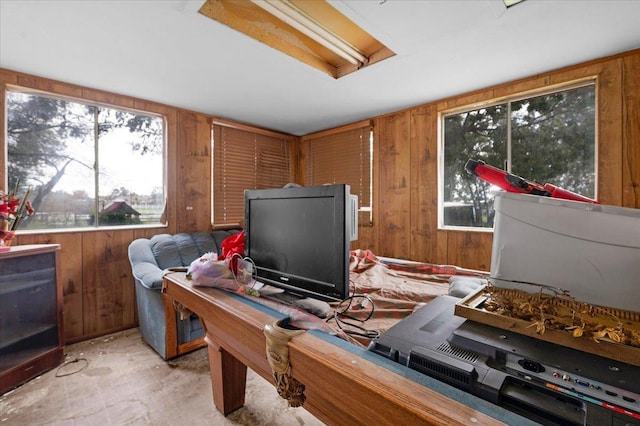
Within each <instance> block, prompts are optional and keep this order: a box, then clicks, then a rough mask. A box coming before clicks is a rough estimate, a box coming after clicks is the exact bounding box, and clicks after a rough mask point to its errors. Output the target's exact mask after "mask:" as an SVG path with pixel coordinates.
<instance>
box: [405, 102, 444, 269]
mask: <svg viewBox="0 0 640 426" xmlns="http://www.w3.org/2000/svg"><path fill="white" fill-rule="evenodd" d="M437 181H438V112H437V108H436V105H435V104H430V105H426V106H422V107H418V108H414V109H412V110H411V218H410V220H411V249H410V258H411V259H412V260H417V261H421V262H429V263H447V233H446V232H440V231H438V188H437V186H434V185H433V182H437Z"/></svg>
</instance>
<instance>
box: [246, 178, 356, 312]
mask: <svg viewBox="0 0 640 426" xmlns="http://www.w3.org/2000/svg"><path fill="white" fill-rule="evenodd" d="M352 210H353V209H352V203H351V198H350V194H349V186H348V185H324V186H311V187H294V188H282V189H263V190H247V191H245V232H246V235H245V255H246V256H248V257H249V258H251V260H252V261H253V262H254V264H255V266H256V272H255V273H256V279H257V280H258V281H261V282H264V283H265V284H271V285H274V286H277V287H280V288H283V289H285V290H287V291H289V292H291V293H293V294H296V295H299V296H301V297H311V298H315V299H319V300H324V301H335V300H343V299H345V298H346V297H347V296H348V293H349V242H350V234H351V233H350V228H351V226H352V224H353V218H352V217H353V215H357V212H352Z"/></svg>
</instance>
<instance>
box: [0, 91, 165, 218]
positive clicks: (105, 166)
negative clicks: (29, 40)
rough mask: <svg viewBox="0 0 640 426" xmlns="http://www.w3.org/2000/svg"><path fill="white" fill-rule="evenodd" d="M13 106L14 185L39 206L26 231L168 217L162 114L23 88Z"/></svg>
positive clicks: (10, 166)
mask: <svg viewBox="0 0 640 426" xmlns="http://www.w3.org/2000/svg"><path fill="white" fill-rule="evenodd" d="M6 106H7V172H8V173H7V174H8V188H15V187H16V184H18V185H19V187H20V188H21V189H23V190H24V189H26V188H29V187H30V188H32V192H31V196H30V200H31V203H32V205H33V207H34V209H35V211H36V213H35V214H34V215H33V216H30V217H28V218H26V219H25V220H23V221H22V223H21V226H20V229H21V230H23V229H31V230H35V229H64V228H88V227H102V226H124V225H157V224H160V223H162V219H161V217H162V213H163V211H164V204H165V188H164V141H165V138H164V120H163V118H162V117H159V116H155V115H151V114H143V113H139V112H132V111H126V110H123V109H115V108H109V107H105V106H102V105H95V104H90V103H84V102H81V101H76V100H71V99H64V98H59V97H55V96H49V95H47V94H42V93H29V92H21V91H17V90H8V91H7V92H6ZM22 192H23V191H22Z"/></svg>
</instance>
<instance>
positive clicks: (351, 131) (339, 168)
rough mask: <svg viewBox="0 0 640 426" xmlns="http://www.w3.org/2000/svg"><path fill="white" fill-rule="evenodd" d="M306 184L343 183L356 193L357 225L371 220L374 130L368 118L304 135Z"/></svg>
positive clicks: (368, 224) (367, 223)
mask: <svg viewBox="0 0 640 426" xmlns="http://www.w3.org/2000/svg"><path fill="white" fill-rule="evenodd" d="M303 143H305V144H307V146H306V148H307V152H308V156H307V164H306V171H307V173H306V182H307V184H308V185H324V184H337V183H346V184H348V185H349V186H350V187H351V193H352V194H354V195H357V196H358V204H359V208H358V211H359V217H358V224H359V225H360V226H363V225H366V226H370V225H371V223H372V209H371V203H372V192H373V188H372V182H373V179H372V175H373V132H372V130H371V124H370V122H369V121H364V122H359V123H355V124H353V125H351V126H347V127H345V128H341V129H338V130H337V131H334V130H331V131H327V132H320V133H317V134H315V135H310V136H306V137H304V138H303Z"/></svg>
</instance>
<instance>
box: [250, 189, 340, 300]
mask: <svg viewBox="0 0 640 426" xmlns="http://www.w3.org/2000/svg"><path fill="white" fill-rule="evenodd" d="M244 196H245V220H244V229H245V256H247V257H249V258H250V259H251V260H252V261H254V263H255V271H254V278H255V279H256V280H257V281H260V282H263V283H265V284H269V285H273V286H276V287H279V288H282V289H284V290H286V291H288V292H290V293H293V294H296V295H299V296H300V297H311V298H314V299H318V300H323V301H326V302H334V301H342V300H344V299H346V298H347V297H348V296H349V254H350V234H349V220H350V219H349V217H348V216H349V214H350V212H349V203H350V188H349V185H346V184H335V185H322V186H303V187H292V188H276V189H250V190H245V193H244ZM327 197H329V198H334V199H336V200H337V201H338V202H335V203H333V207H334V208H333V211H332V213H331V214H333V215H334V217H337V218H340V220H339V221H336V223H335V226H334V230H333V232H335V233H339V234H340V235H338V236H337V237H336V238H334V240H333V244H334V247H333V250H335V251H336V252H337V253H338V256H336V259H337V260H336V261H337V263H339V264H338V265H333V266H331V265H327V267H334V268H336V269H337V272H336V274H335V275H334V278H335V279H336V281H338V282H334V283H331V284H332V285H333V288H330V287H329V285H328V284H329V283H323V282H322V281H318V280H316V279H313V278H312V277H303V276H298V275H294V274H292V273H291V272H290V271H280V270H274V269H270V268H265V267H264V266H262V265H260V264H259V260H258V262H257V263H256V260H255V259H253V258H252V256H251V238H252V237H251V226H252V224H251V203H252V202H254V201H259V200H262V199H269V200H277V199H304V198H327ZM287 231H290V229H283V230H282V232H287ZM309 244H313V242H311V241H310V242H309ZM313 261H318V259H315V258H314V259H313ZM325 261H326V260H325ZM324 264H325V265H326V263H324ZM284 281H286V282H284Z"/></svg>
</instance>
